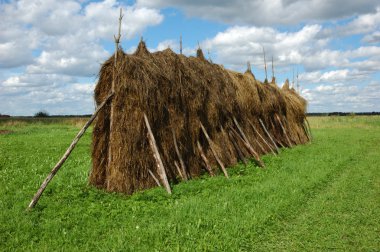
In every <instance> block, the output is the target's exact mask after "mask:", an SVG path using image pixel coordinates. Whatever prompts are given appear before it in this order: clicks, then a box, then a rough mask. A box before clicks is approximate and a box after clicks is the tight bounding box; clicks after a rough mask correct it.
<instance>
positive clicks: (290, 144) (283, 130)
mask: <svg viewBox="0 0 380 252" xmlns="http://www.w3.org/2000/svg"><path fill="white" fill-rule="evenodd" d="M275 117H276V119H277V121H278V122H279V123H280V127H281V129H282V132H283V133H284V135H285V137H286V141H288V143H289V146H290V147H292V146H293V145H292V142H291V141H290V139H289V137H288V134H287V133H286V130H285V128H284V125H283V124H282V122H281V119H280V117H279V116H278V115H277V114H275Z"/></svg>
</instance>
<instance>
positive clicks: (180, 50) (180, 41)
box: [179, 34, 182, 55]
mask: <svg viewBox="0 0 380 252" xmlns="http://www.w3.org/2000/svg"><path fill="white" fill-rule="evenodd" d="M179 53H180V54H181V55H182V34H181V36H180V37H179Z"/></svg>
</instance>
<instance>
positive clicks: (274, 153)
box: [248, 120, 277, 156]
mask: <svg viewBox="0 0 380 252" xmlns="http://www.w3.org/2000/svg"><path fill="white" fill-rule="evenodd" d="M248 123H249V124H250V125H251V127H252V129H253V131H254V132H256V134H257V135H258V136H259V137H260V139H261V140H263V142H264V143H265V144H266V145H267V146H268V147H269V149H270V150H271V152H272V153H273V155H275V156H277V154H276V152H275V151H274V150H273V148H272V146H271V145H270V144H269V143H268V142H267V140H265V138H264V137H263V136H262V135H261V134H260V132H259V131H258V130H257V129H256V127H255V126H254V125H253V124H252V122H251V121H249V120H248ZM257 142H258V141H257Z"/></svg>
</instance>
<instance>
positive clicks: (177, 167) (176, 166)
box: [174, 160, 185, 180]
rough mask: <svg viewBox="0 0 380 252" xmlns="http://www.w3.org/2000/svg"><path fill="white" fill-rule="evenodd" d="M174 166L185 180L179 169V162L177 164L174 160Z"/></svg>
mask: <svg viewBox="0 0 380 252" xmlns="http://www.w3.org/2000/svg"><path fill="white" fill-rule="evenodd" d="M174 166H175V168H176V169H177V172H178V174H179V176H180V177H181V179H182V180H185V179H184V176H183V175H182V172H181V169H180V168H179V164H178V162H177V161H176V160H175V161H174Z"/></svg>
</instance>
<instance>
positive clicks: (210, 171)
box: [197, 141, 215, 177]
mask: <svg viewBox="0 0 380 252" xmlns="http://www.w3.org/2000/svg"><path fill="white" fill-rule="evenodd" d="M197 148H198V151H199V154H200V155H201V158H202V160H203V162H204V163H205V167H206V170H207V172H208V173H209V174H210V176H211V177H213V176H215V174H214V171H213V170H212V167H211V165H210V162H209V161H208V159H207V157H206V154H205V153H204V152H203V149H202V146H201V144H200V143H199V141H197Z"/></svg>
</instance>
